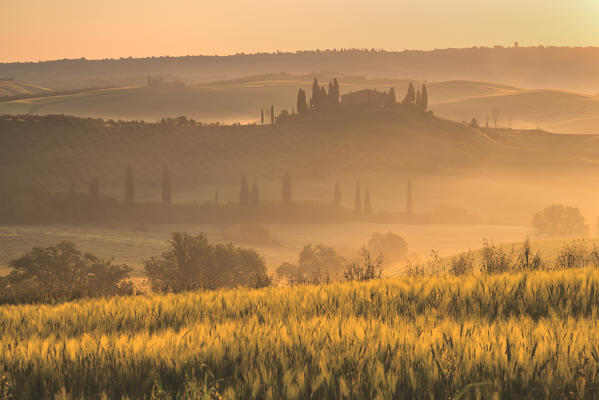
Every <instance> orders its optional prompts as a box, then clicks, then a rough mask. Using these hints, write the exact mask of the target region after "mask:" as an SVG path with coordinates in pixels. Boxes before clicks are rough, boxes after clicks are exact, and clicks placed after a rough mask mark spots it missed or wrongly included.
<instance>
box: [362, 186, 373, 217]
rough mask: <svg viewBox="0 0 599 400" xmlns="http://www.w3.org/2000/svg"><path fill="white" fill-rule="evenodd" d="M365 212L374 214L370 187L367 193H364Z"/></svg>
mask: <svg viewBox="0 0 599 400" xmlns="http://www.w3.org/2000/svg"><path fill="white" fill-rule="evenodd" d="M364 214H366V215H372V204H370V192H369V191H368V188H366V193H365V194H364Z"/></svg>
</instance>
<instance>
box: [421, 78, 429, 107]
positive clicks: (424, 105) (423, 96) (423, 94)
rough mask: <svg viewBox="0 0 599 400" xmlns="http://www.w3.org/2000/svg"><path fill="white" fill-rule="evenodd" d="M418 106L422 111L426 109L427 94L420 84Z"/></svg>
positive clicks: (423, 86)
mask: <svg viewBox="0 0 599 400" xmlns="http://www.w3.org/2000/svg"><path fill="white" fill-rule="evenodd" d="M420 106H421V107H422V109H423V110H426V109H427V108H428V92H427V91H426V85H425V84H422V91H421V93H420Z"/></svg>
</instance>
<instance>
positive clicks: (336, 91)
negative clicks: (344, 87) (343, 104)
mask: <svg viewBox="0 0 599 400" xmlns="http://www.w3.org/2000/svg"><path fill="white" fill-rule="evenodd" d="M333 89H334V91H333V104H339V82H337V78H335V79H333ZM329 94H330V93H329Z"/></svg>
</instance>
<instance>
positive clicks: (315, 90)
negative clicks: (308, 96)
mask: <svg viewBox="0 0 599 400" xmlns="http://www.w3.org/2000/svg"><path fill="white" fill-rule="evenodd" d="M319 105H320V86H319V85H318V79H317V78H314V82H312V106H313V107H314V108H317V107H318V106H319Z"/></svg>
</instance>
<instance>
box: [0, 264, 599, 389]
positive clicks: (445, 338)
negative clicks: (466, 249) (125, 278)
mask: <svg viewBox="0 0 599 400" xmlns="http://www.w3.org/2000/svg"><path fill="white" fill-rule="evenodd" d="M598 293H599V273H598V272H597V270H593V269H583V270H569V271H554V272H536V273H530V274H514V275H499V276H481V275H474V276H468V277H439V278H420V279H392V280H391V279H390V280H380V281H374V282H369V283H335V284H331V285H326V286H300V287H294V288H268V289H263V290H245V289H236V290H221V291H215V292H206V293H197V292H196V293H186V294H179V295H167V296H162V295H161V296H138V297H129V298H111V299H99V300H83V301H78V302H73V303H67V304H63V305H55V306H35V305H33V306H12V307H7V306H5V307H0V320H1V321H3V323H2V324H0V369H2V370H4V371H6V374H7V383H8V385H9V388H10V390H12V391H13V393H15V394H16V395H17V398H20V399H24V400H27V399H32V398H52V397H54V394H55V393H57V392H59V391H60V390H61V388H63V387H64V388H65V391H66V392H67V393H69V394H70V395H72V396H73V397H74V398H80V397H82V396H85V397H89V396H92V395H97V394H98V392H99V391H102V392H104V393H105V394H106V395H107V397H109V398H122V397H123V396H131V397H133V398H138V397H141V396H145V395H147V394H148V393H149V392H150V391H152V388H153V387H154V388H155V389H154V390H157V389H158V390H163V391H165V392H167V393H171V394H175V393H181V392H182V391H183V390H187V391H188V393H189V394H190V398H199V393H197V392H195V393H194V390H196V391H200V392H201V391H202V389H203V387H208V388H209V387H213V388H215V389H216V390H217V391H219V392H220V393H221V394H223V395H224V397H225V398H267V399H268V398H278V399H283V398H285V399H287V398H314V399H325V398H341V397H343V396H346V397H350V398H378V397H380V398H392V397H393V398H395V397H397V398H411V399H421V398H422V399H424V398H427V399H428V398H449V397H455V396H456V394H457V393H458V392H460V391H461V390H462V389H464V388H466V387H467V386H468V385H469V384H475V383H480V382H488V383H485V384H484V385H482V386H480V387H479V390H480V393H479V395H481V397H482V398H493V397H494V396H497V397H498V398H510V399H518V398H562V397H568V396H571V397H575V398H585V397H588V396H585V394H586V395H588V394H589V393H592V392H594V391H595V390H597V388H598V386H599V380H598V379H597V371H598V370H599V361H598V357H597V348H598V346H599V336H597V335H596V330H597V329H598V328H599V327H598V325H597V320H596V315H597V313H598V312H599V308H598V304H599V301H598V300H599V299H598V298H597V296H598ZM190 392H191V393H190ZM470 393H471V392H470Z"/></svg>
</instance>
